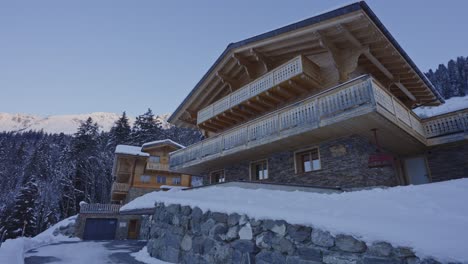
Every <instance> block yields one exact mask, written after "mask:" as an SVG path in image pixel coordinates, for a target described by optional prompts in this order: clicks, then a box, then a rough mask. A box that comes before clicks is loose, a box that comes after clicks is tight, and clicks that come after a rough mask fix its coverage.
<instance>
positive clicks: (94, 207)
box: [80, 204, 122, 214]
mask: <svg viewBox="0 0 468 264" xmlns="http://www.w3.org/2000/svg"><path fill="white" fill-rule="evenodd" d="M121 206H122V205H120V204H82V205H81V206H80V213H81V214H110V213H118V212H119V210H120V207H121Z"/></svg>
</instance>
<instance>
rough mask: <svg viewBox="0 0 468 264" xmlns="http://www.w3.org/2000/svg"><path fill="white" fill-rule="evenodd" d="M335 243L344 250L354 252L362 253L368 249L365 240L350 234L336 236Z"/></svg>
mask: <svg viewBox="0 0 468 264" xmlns="http://www.w3.org/2000/svg"><path fill="white" fill-rule="evenodd" d="M335 245H336V247H337V248H338V249H340V250H342V251H345V252H352V253H362V252H364V251H366V249H367V246H366V244H365V243H364V242H362V241H360V240H357V239H356V238H354V237H352V236H348V235H337V236H336V238H335Z"/></svg>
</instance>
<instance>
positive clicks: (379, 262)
mask: <svg viewBox="0 0 468 264" xmlns="http://www.w3.org/2000/svg"><path fill="white" fill-rule="evenodd" d="M361 263H362V264H399V263H400V264H401V263H402V261H401V260H399V259H392V258H382V257H371V256H365V257H364V258H363V259H362V261H361Z"/></svg>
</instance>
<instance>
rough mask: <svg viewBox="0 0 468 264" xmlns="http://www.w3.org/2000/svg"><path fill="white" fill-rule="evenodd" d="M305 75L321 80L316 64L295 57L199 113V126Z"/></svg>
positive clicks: (300, 57)
mask: <svg viewBox="0 0 468 264" xmlns="http://www.w3.org/2000/svg"><path fill="white" fill-rule="evenodd" d="M303 73H307V75H308V76H309V77H310V78H312V79H314V80H319V79H320V77H319V69H318V67H317V66H316V65H315V64H313V63H312V62H310V61H309V60H308V59H306V58H304V57H302V56H298V57H295V58H294V59H292V60H290V61H288V62H286V63H285V64H283V65H281V66H279V67H278V68H276V69H274V70H272V71H270V72H268V73H267V74H265V75H263V76H262V77H260V78H258V79H256V80H255V81H253V82H251V83H249V84H247V85H245V86H244V87H242V88H240V89H238V90H237V91H235V92H233V93H231V94H229V95H227V96H225V97H224V98H221V99H220V100H218V101H216V102H215V103H213V104H211V105H209V106H207V107H205V108H203V109H202V110H200V111H198V115H197V124H200V123H203V122H204V121H206V120H208V119H210V118H212V117H215V116H217V115H218V114H220V113H223V112H224V111H226V110H228V109H231V108H233V107H234V106H236V105H239V104H241V103H242V102H245V101H247V100H249V99H251V98H253V97H255V96H257V95H259V94H261V93H262V92H265V91H267V90H269V89H271V88H273V87H276V86H277V85H279V84H281V83H282V82H284V81H287V80H289V79H291V78H293V77H295V76H298V75H301V74H303Z"/></svg>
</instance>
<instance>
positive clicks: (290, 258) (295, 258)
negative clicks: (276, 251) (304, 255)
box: [286, 256, 323, 264]
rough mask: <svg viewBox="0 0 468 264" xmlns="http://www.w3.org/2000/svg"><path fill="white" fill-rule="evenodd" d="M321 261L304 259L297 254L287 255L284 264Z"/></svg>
mask: <svg viewBox="0 0 468 264" xmlns="http://www.w3.org/2000/svg"><path fill="white" fill-rule="evenodd" d="M321 263H323V262H318V261H313V260H305V259H301V258H300V257H298V256H287V257H286V264H321Z"/></svg>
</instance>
